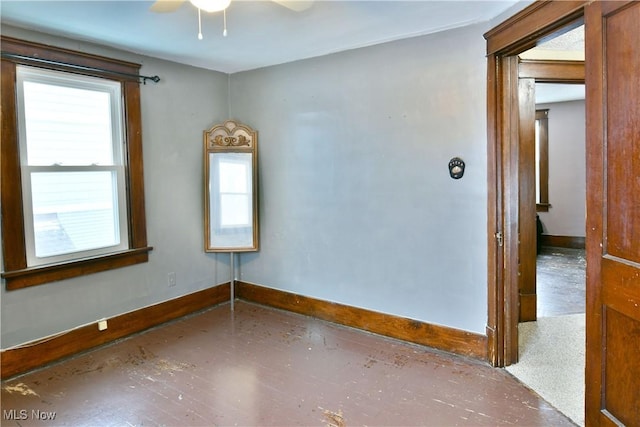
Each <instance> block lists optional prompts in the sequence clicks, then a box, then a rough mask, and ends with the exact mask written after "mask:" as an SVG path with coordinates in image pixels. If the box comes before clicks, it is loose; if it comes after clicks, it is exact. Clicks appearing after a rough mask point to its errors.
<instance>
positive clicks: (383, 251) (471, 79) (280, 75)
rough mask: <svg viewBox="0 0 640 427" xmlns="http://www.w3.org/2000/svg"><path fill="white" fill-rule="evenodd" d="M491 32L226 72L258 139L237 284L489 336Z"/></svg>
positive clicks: (464, 32)
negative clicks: (248, 239) (256, 199)
mask: <svg viewBox="0 0 640 427" xmlns="http://www.w3.org/2000/svg"><path fill="white" fill-rule="evenodd" d="M487 29H488V28H487V26H486V25H474V26H470V27H466V28H463V29H456V30H450V31H446V32H442V33H438V34H433V35H428V36H422V37H417V38H412V39H407V40H402V41H397V42H391V43H386V44H383V45H377V46H372V47H367V48H363V49H357V50H352V51H347V52H342V53H338V54H334V55H329V56H325V57H320V58H315V59H309V60H304V61H299V62H295V63H290V64H284V65H280V66H275V67H269V68H264V69H259V70H254V71H249V72H243V73H238V74H234V75H232V76H231V84H230V87H231V97H230V111H231V116H232V117H234V118H237V119H240V120H244V121H246V122H247V124H249V125H250V126H253V127H255V128H256V129H257V130H258V131H259V155H260V163H259V165H260V191H261V193H260V198H261V201H260V210H261V218H260V225H261V249H260V252H258V253H253V254H242V256H241V262H240V270H241V271H240V279H242V280H243V281H247V282H253V283H257V284H261V285H264V286H268V287H273V288H277V289H282V290H285V291H290V292H295V293H299V294H303V295H306V296H312V297H316V298H320V299H324V300H329V301H335V302H340V303H342V304H347V305H352V306H357V307H363V308H367V309H372V310H376V311H380V312H384V313H391V314H395V315H399V316H403V317H408V318H413V319H418V320H422V321H426V322H430V323H436V324H442V325H447V326H450V327H454V328H458V329H464V330H469V331H474V332H477V333H482V334H484V332H485V325H486V320H487V284H486V282H487V265H486V264H487V253H486V246H487V236H486V229H487V226H486V221H487V218H486V210H487V206H486V203H487V184H486V181H487V177H486V164H487V161H486V145H487V144H486V95H485V92H486V59H485V56H484V51H485V43H484V39H483V36H482V34H483V32H484V31H486V30H487ZM456 156H459V157H461V158H462V159H463V160H464V161H465V162H466V164H467V169H466V173H465V175H464V177H463V178H462V179H461V180H453V179H451V178H450V177H449V172H448V167H447V165H448V162H449V160H450V159H451V158H452V157H456Z"/></svg>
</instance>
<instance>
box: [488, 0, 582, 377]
mask: <svg viewBox="0 0 640 427" xmlns="http://www.w3.org/2000/svg"><path fill="white" fill-rule="evenodd" d="M588 3H589V1H584V0H576V1H554V0H551V1H538V2H536V3H533V4H532V5H530V6H529V7H527V8H525V9H524V10H522V11H521V12H519V13H517V14H515V15H514V16H513V17H511V18H509V19H508V20H506V21H505V22H503V23H502V24H500V25H498V26H497V27H495V28H493V29H492V30H490V31H489V32H487V33H486V34H485V39H486V40H487V170H488V173H487V182H488V204H487V237H488V245H487V255H488V263H487V267H488V280H487V283H488V293H487V295H488V318H487V329H486V331H487V355H488V360H489V362H490V363H491V364H492V365H493V366H508V365H510V364H512V363H515V362H517V360H518V316H519V307H518V225H519V224H518V213H519V207H518V204H519V169H518V160H519V156H518V141H519V139H518V132H519V125H518V116H519V114H518V111H519V110H518V109H519V105H518V96H517V94H518V79H519V73H518V58H517V56H516V55H517V54H519V53H521V52H524V51H525V50H528V49H530V48H532V47H534V46H535V45H536V44H537V43H538V42H539V41H541V40H544V39H545V38H550V37H555V36H556V35H557V34H558V33H559V32H560V31H562V29H563V28H564V27H566V26H567V25H569V24H571V23H573V22H576V21H578V20H580V19H581V18H582V17H583V14H584V6H585V5H587V4H588Z"/></svg>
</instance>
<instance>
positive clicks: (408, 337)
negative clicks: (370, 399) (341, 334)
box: [235, 281, 487, 361]
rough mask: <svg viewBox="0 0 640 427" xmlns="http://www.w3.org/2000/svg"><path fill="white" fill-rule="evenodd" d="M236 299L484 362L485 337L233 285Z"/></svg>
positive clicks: (255, 287) (266, 289) (330, 303)
mask: <svg viewBox="0 0 640 427" xmlns="http://www.w3.org/2000/svg"><path fill="white" fill-rule="evenodd" d="M235 293H236V297H237V298H239V299H242V300H246V301H251V302H255V303H258V304H262V305H266V306H270V307H275V308H279V309H283V310H287V311H292V312H294V313H299V314H304V315H307V316H311V317H315V318H319V319H323V320H327V321H329V322H333V323H338V324H341V325H344V326H350V327H354V328H357V329H362V330H365V331H368V332H373V333H376V334H379V335H384V336H387V337H391V338H397V339H400V340H404V341H408V342H412V343H416V344H421V345H425V346H429V347H433V348H437V349H440V350H444V351H448V352H451V353H456V354H460V355H463V356H469V357H473V358H475V359H480V360H483V361H486V360H487V337H486V336H485V335H481V334H476V333H472V332H467V331H461V330H458V329H453V328H448V327H445V326H439V325H433V324H429V323H425V322H420V321H417V320H412V319H407V318H404V317H398V316H393V315H389V314H384V313H378V312H375V311H371V310H366V309H362V308H357V307H351V306H347V305H342V304H337V303H333V302H328V301H323V300H319V299H315V298H310V297H305V296H302V295H297V294H293V293H289V292H285V291H281V290H277V289H271V288H266V287H263V286H259V285H254V284H250V283H246V282H240V281H239V282H235Z"/></svg>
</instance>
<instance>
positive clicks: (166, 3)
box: [151, 0, 313, 13]
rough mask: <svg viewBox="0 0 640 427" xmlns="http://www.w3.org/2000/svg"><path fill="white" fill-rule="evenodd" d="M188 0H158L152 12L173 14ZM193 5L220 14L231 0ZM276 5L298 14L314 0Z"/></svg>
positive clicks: (203, 0)
mask: <svg viewBox="0 0 640 427" xmlns="http://www.w3.org/2000/svg"><path fill="white" fill-rule="evenodd" d="M186 1H187V0H156V1H155V2H154V3H153V5H151V11H153V12H159V13H166V12H173V11H175V10H177V9H178V8H179V7H180V6H182V3H184V2H186ZM189 1H190V2H191V4H193V5H194V6H195V7H197V8H198V9H201V10H204V11H205V12H220V11H222V10H225V9H226V8H227V7H229V4H230V3H231V0H189ZM271 1H272V2H274V3H278V4H279V5H281V6H284V7H286V8H287V9H291V10H294V11H296V12H301V11H303V10H306V9H308V8H310V7H311V4H312V3H313V0H271Z"/></svg>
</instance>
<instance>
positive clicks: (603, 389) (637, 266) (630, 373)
mask: <svg viewBox="0 0 640 427" xmlns="http://www.w3.org/2000/svg"><path fill="white" fill-rule="evenodd" d="M583 17H584V19H585V26H586V51H587V52H586V53H587V57H588V62H587V63H586V64H585V66H586V74H585V76H586V85H587V93H588V96H587V103H586V117H587V119H586V122H587V138H586V140H587V212H588V215H587V227H586V234H587V235H586V253H587V262H588V264H587V305H586V330H587V333H586V336H587V340H586V370H585V382H586V393H585V401H586V405H585V406H586V421H587V424H589V425H614V424H615V425H638V424H637V420H639V419H640V407H638V405H637V399H636V398H635V396H638V393H639V392H640V384H639V383H638V382H637V381H631V380H629V379H630V378H637V377H638V376H639V375H640V356H638V355H639V354H640V353H638V346H637V344H638V340H637V338H638V331H640V329H638V328H639V325H640V311H638V307H640V231H639V230H640V214H639V213H638V212H639V211H638V210H637V209H634V208H633V207H632V206H638V203H639V202H640V196H639V195H640V186H639V184H638V181H637V180H635V179H634V177H637V176H640V175H639V174H640V164H638V163H637V162H629V158H634V159H637V158H639V157H638V155H639V154H640V146H638V145H636V144H635V142H637V141H638V136H639V134H638V129H640V127H639V125H640V121H639V118H640V115H639V113H640V110H639V107H638V104H637V102H636V100H637V98H638V96H640V89H639V88H640V75H638V74H637V72H635V71H636V70H637V69H638V67H640V55H639V54H640V50H639V49H640V48H639V47H638V44H637V43H635V41H636V40H637V39H638V37H639V36H640V30H639V29H638V27H637V22H638V21H639V20H640V3H638V2H635V1H623V2H605V1H596V2H587V1H571V2H568V1H567V2H563V1H554V0H551V1H548V2H547V1H541V2H535V3H533V4H532V5H530V6H529V7H527V8H526V9H524V10H523V11H522V12H520V13H518V14H516V15H514V16H513V17H512V18H510V19H508V20H507V21H505V22H504V23H503V24H500V25H499V26H497V27H495V28H494V29H492V30H491V31H489V32H488V33H487V34H485V38H486V39H487V53H488V55H487V58H488V71H487V76H488V77H487V83H488V91H487V95H488V96H487V101H488V102H487V104H488V110H487V115H488V184H489V195H488V202H489V203H488V231H489V236H488V237H489V239H488V284H489V287H488V296H489V300H488V303H489V304H488V305H489V313H488V322H487V343H488V359H489V361H490V362H491V363H492V364H494V365H495V366H508V365H511V364H513V363H516V362H517V361H518V354H519V353H518V320H519V315H520V306H521V304H520V303H521V299H520V296H521V292H519V291H520V289H519V287H518V284H519V276H520V275H521V274H520V273H521V272H520V264H519V263H520V261H521V257H520V255H521V252H520V249H521V246H522V245H521V241H522V236H523V234H526V233H529V232H530V230H529V229H527V228H526V227H523V223H522V220H521V217H520V214H521V205H520V201H521V188H522V187H521V182H520V179H521V178H520V177H521V175H520V172H521V169H522V165H523V164H524V165H526V164H527V163H526V162H522V154H523V153H521V152H520V144H519V141H520V137H521V134H520V132H521V130H522V129H521V127H520V122H519V119H520V117H519V111H520V110H519V102H520V101H521V99H522V97H520V96H519V89H520V87H519V67H518V58H517V56H516V55H518V54H519V53H521V52H523V51H525V50H527V49H529V48H531V47H533V46H535V45H536V44H538V43H539V42H540V41H541V40H543V39H545V38H549V37H552V36H554V35H556V34H558V33H559V32H562V29H563V28H564V27H566V26H567V25H571V24H572V23H574V22H576V21H578V20H581V19H582V18H583ZM630 153H631V154H630ZM630 156H631V157H630ZM525 239H526V236H525Z"/></svg>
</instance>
